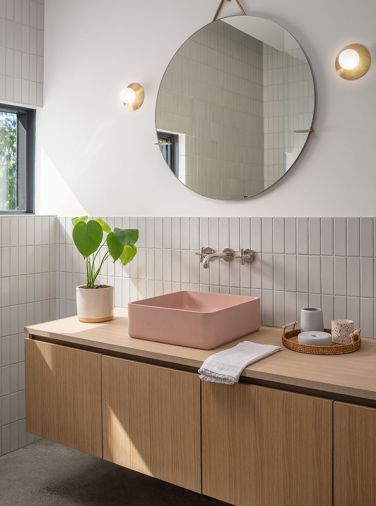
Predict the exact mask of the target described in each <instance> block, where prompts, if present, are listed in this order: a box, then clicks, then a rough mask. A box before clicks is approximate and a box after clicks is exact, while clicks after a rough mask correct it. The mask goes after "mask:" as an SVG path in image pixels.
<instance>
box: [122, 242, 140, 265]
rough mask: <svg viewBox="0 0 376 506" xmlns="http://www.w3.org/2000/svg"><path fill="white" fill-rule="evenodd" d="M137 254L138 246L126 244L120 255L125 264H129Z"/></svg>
mask: <svg viewBox="0 0 376 506" xmlns="http://www.w3.org/2000/svg"><path fill="white" fill-rule="evenodd" d="M136 255H137V248H136V246H124V249H123V253H122V254H121V255H120V261H121V263H122V264H123V265H127V264H129V262H131V261H132V260H133V259H134V257H135V256H136Z"/></svg>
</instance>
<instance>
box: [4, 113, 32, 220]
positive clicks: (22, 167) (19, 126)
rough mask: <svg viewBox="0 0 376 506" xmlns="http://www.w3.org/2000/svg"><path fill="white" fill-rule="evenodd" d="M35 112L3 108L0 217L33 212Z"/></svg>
mask: <svg viewBox="0 0 376 506" xmlns="http://www.w3.org/2000/svg"><path fill="white" fill-rule="evenodd" d="M34 152H35V111H34V110H33V109H26V108H24V107H17V106H11V105H3V104H0V214H12V213H14V214H19V213H33V212H34V159H35V155H34Z"/></svg>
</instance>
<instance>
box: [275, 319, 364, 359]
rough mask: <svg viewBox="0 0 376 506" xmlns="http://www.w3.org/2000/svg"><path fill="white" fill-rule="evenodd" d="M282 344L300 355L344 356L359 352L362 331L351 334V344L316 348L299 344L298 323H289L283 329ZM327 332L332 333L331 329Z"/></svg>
mask: <svg viewBox="0 0 376 506" xmlns="http://www.w3.org/2000/svg"><path fill="white" fill-rule="evenodd" d="M282 330H283V333H282V344H283V346H285V347H286V348H288V349H289V350H292V351H297V352H298V353H308V354H310V355H342V354H345V353H353V352H354V351H357V350H359V348H360V346H361V344H362V340H361V338H360V334H361V330H360V329H357V330H355V331H354V332H353V333H352V334H351V339H352V343H351V344H337V343H333V344H329V345H327V346H315V345H311V344H300V343H298V335H299V334H300V329H298V322H292V323H288V324H287V325H284V326H283V327H282ZM324 331H325V332H328V333H329V334H330V333H331V330H330V329H324Z"/></svg>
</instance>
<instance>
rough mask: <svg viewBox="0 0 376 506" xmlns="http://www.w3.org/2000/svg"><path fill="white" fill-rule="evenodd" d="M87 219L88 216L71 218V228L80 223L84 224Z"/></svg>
mask: <svg viewBox="0 0 376 506" xmlns="http://www.w3.org/2000/svg"><path fill="white" fill-rule="evenodd" d="M88 219H89V216H78V217H77V218H72V224H73V226H75V225H77V223H79V222H80V221H83V222H84V223H86V222H87V220H88Z"/></svg>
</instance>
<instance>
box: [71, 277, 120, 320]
mask: <svg viewBox="0 0 376 506" xmlns="http://www.w3.org/2000/svg"><path fill="white" fill-rule="evenodd" d="M76 297H77V316H78V319H79V320H80V321H81V322H86V323H100V322H107V321H109V320H112V318H113V316H114V287H113V286H101V287H100V288H85V287H84V286H77V288H76Z"/></svg>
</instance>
